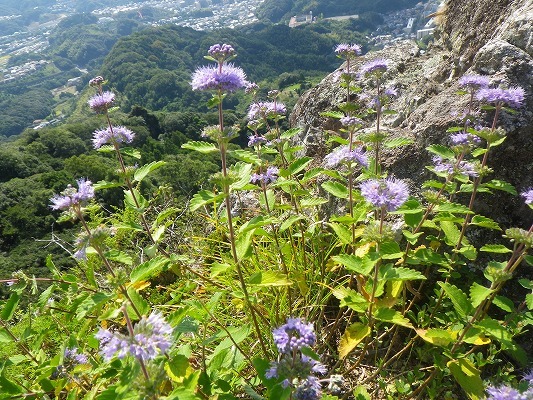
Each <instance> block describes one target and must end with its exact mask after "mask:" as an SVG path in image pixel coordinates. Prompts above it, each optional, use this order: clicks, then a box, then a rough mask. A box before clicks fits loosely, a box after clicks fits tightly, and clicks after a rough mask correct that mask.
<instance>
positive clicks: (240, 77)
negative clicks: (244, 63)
mask: <svg viewBox="0 0 533 400" xmlns="http://www.w3.org/2000/svg"><path fill="white" fill-rule="evenodd" d="M246 84H247V81H246V74H245V73H244V71H243V70H242V68H240V67H236V66H234V65H233V64H224V65H222V66H221V67H220V68H219V66H218V65H215V66H203V67H199V68H198V69H197V70H196V71H195V72H194V73H193V74H192V82H191V86H192V90H200V91H204V90H220V91H222V92H235V91H237V90H238V89H240V88H243V87H245V86H246Z"/></svg>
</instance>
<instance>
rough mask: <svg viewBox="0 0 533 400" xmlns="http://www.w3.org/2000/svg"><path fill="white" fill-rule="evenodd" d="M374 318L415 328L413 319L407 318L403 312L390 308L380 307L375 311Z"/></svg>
mask: <svg viewBox="0 0 533 400" xmlns="http://www.w3.org/2000/svg"><path fill="white" fill-rule="evenodd" d="M374 318H376V319H377V320H379V321H383V322H391V323H393V324H396V325H400V326H405V327H406V328H413V325H412V324H411V321H409V320H408V319H407V318H405V317H404V316H403V315H402V313H401V312H399V311H396V310H393V309H390V308H378V309H377V310H376V311H375V312H374Z"/></svg>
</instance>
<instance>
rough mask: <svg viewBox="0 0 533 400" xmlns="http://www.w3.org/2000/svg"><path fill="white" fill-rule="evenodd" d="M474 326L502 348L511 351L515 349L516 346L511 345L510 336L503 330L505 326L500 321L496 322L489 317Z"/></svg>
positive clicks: (511, 338)
mask: <svg viewBox="0 0 533 400" xmlns="http://www.w3.org/2000/svg"><path fill="white" fill-rule="evenodd" d="M475 326H476V327H477V328H480V329H481V330H482V331H483V332H485V333H486V334H487V335H489V336H492V337H493V338H494V339H495V340H497V341H498V342H500V343H501V344H502V347H503V348H507V349H513V348H515V347H516V345H515V344H514V343H513V336H512V334H511V333H510V332H509V331H507V329H505V326H504V325H503V324H502V323H501V322H500V321H496V320H495V319H492V318H490V317H485V318H483V319H482V320H481V321H479V322H478V323H476V324H475Z"/></svg>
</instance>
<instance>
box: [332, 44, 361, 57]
mask: <svg viewBox="0 0 533 400" xmlns="http://www.w3.org/2000/svg"><path fill="white" fill-rule="evenodd" d="M335 53H337V56H338V57H340V58H345V59H352V58H355V57H356V56H358V55H360V54H361V46H359V45H357V44H348V43H341V44H339V45H337V47H336V48H335Z"/></svg>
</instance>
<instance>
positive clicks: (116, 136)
mask: <svg viewBox="0 0 533 400" xmlns="http://www.w3.org/2000/svg"><path fill="white" fill-rule="evenodd" d="M134 138H135V133H133V132H132V131H130V130H129V129H128V128H126V127H124V126H114V127H112V128H110V127H107V128H105V129H99V130H96V131H95V132H94V133H93V139H92V141H93V147H94V148H95V149H99V148H100V147H102V146H103V145H104V144H115V143H131V142H132V141H133V139H134Z"/></svg>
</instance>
